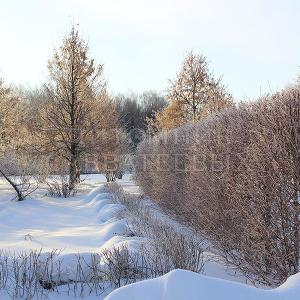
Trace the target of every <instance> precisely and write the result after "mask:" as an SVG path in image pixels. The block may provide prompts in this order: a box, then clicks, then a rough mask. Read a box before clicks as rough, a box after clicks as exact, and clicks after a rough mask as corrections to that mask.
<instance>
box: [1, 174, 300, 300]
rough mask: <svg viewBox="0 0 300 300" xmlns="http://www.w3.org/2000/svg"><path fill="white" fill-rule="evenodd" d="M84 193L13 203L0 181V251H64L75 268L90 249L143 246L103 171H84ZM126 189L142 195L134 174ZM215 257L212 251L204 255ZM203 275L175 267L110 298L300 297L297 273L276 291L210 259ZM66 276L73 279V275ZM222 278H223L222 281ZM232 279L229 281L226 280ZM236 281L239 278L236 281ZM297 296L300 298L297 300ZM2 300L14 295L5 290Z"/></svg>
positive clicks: (92, 298) (40, 194) (41, 193)
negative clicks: (130, 229) (108, 190)
mask: <svg viewBox="0 0 300 300" xmlns="http://www.w3.org/2000/svg"><path fill="white" fill-rule="evenodd" d="M83 179H84V182H83V183H82V185H81V187H80V190H79V193H78V194H77V195H76V196H75V197H70V198H67V199H62V198H51V197H47V196H45V193H46V190H45V189H44V188H40V189H39V190H37V191H36V192H35V193H34V194H33V195H31V197H30V199H26V200H25V201H23V202H15V201H13V200H12V199H13V193H12V192H11V190H10V188H9V186H8V185H7V184H6V183H5V182H4V181H1V182H0V249H2V250H5V251H10V252H11V253H13V252H18V251H19V252H20V251H28V252H29V251H30V250H34V249H36V250H40V249H42V250H41V251H42V252H43V253H47V252H50V251H53V249H57V250H59V253H60V254H59V257H60V258H62V259H63V261H64V265H65V266H67V267H70V269H72V267H74V265H75V261H76V255H78V254H80V255H82V257H86V259H87V260H88V259H89V258H88V257H89V255H90V254H91V253H99V252H101V251H103V250H104V249H112V248H113V247H114V246H116V247H118V246H120V245H122V244H126V245H127V246H128V248H129V249H130V250H132V251H136V250H137V249H139V245H140V242H141V238H139V237H132V236H131V234H130V232H128V226H127V220H125V219H122V218H120V217H119V215H118V211H120V210H121V209H122V205H121V204H117V203H115V202H114V201H113V199H112V197H111V195H110V194H108V193H105V192H104V191H103V189H102V187H103V185H104V184H105V182H106V180H105V177H104V176H102V175H84V176H83ZM118 183H119V184H120V185H121V186H123V188H124V189H125V191H127V192H130V193H133V194H138V193H139V188H138V187H137V186H136V185H135V184H134V183H133V182H132V181H131V179H130V175H127V176H125V177H124V179H123V180H120V181H118ZM205 256H206V257H211V256H212V254H211V253H205ZM204 268H205V270H204V274H205V275H208V276H210V277H206V276H203V275H199V274H195V273H192V272H188V271H183V270H176V271H172V272H170V273H169V274H166V275H165V276H163V277H160V278H157V279H151V280H146V281H143V282H140V283H136V284H132V285H129V286H126V287H123V288H120V289H117V290H115V291H114V292H112V293H111V294H110V295H109V296H108V297H107V298H106V299H107V300H135V299H143V300H148V299H149V300H155V299H158V300H177V299H178V300H181V299H182V300H185V299H189V300H193V299H195V300H196V299H204V300H215V299H222V300H224V299H225V300H226V299H228V300H240V299H247V300H250V299H251V300H252V299H259V300H269V299H271V298H272V299H278V300H279V299H280V300H281V299H282V300H295V299H300V298H299V297H300V296H299V295H300V277H299V276H300V274H297V275H295V276H292V277H291V278H289V279H288V281H287V282H286V283H285V284H284V285H282V286H281V287H279V288H277V289H274V290H263V289H256V288H254V287H251V286H248V285H242V284H240V283H238V282H245V280H244V279H243V278H241V277H235V276H234V274H231V273H230V271H229V270H227V269H226V267H224V266H223V265H221V264H219V263H217V262H213V261H206V262H205V266H204ZM65 276H66V278H65V279H66V280H69V279H72V280H74V279H73V278H72V275H70V274H69V273H68V274H67V275H65ZM217 278H218V279H217ZM224 279H226V280H230V281H225V280H224ZM234 281H235V282H234ZM61 291H62V292H61V294H57V291H56V292H50V293H49V294H47V296H48V298H49V299H51V300H52V299H58V300H66V299H73V298H74V295H73V294H69V295H67V293H66V292H65V291H64V290H63V289H61ZM110 292H111V289H107V290H106V291H105V292H103V293H101V295H97V296H96V295H93V294H91V295H88V293H87V294H84V299H89V300H96V299H97V300H101V299H104V298H105V297H106V296H107V295H108V294H109V293H110ZM296 297H297V298H296ZM0 299H1V300H8V299H11V297H10V296H9V295H8V294H7V293H6V292H5V291H4V290H2V291H1V290H0Z"/></svg>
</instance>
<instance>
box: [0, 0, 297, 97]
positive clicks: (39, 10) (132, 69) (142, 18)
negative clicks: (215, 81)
mask: <svg viewBox="0 0 300 300" xmlns="http://www.w3.org/2000/svg"><path fill="white" fill-rule="evenodd" d="M73 23H74V24H77V23H79V24H80V25H79V31H80V33H81V35H82V36H83V37H84V38H85V39H87V40H88V42H89V45H90V53H91V55H92V57H94V58H95V59H96V61H97V62H98V63H103V64H104V71H105V77H106V79H107V80H108V86H109V90H110V92H111V93H114V94H117V93H129V92H131V91H133V92H142V91H145V90H157V91H162V92H163V91H164V90H165V89H166V88H167V87H168V80H169V79H173V78H174V77H175V75H176V72H177V71H178V69H179V68H180V65H181V63H182V60H183V58H184V55H185V54H186V52H187V51H189V50H191V49H193V50H194V52H197V53H200V54H203V55H205V56H206V57H207V59H208V61H209V62H210V68H211V69H212V70H213V72H214V73H215V74H216V75H217V76H220V75H222V76H223V80H224V82H225V83H226V84H227V86H228V89H229V91H230V92H231V93H232V94H233V95H234V97H235V98H236V99H237V100H248V99H253V98H256V97H259V96H260V95H261V94H263V93H266V92H270V91H275V90H278V89H280V88H283V87H284V86H286V85H287V84H289V83H291V82H293V80H295V78H296V77H297V74H300V69H299V67H300V1H298V0H285V1H284V0H273V1H272V0H252V1H250V0H247V1H245V0H226V1H221V0H198V1H197V0H149V1H145V0H86V1H84V0H51V1H50V0H26V1H22V0H0V77H3V78H4V79H5V81H6V82H8V83H15V84H22V85H25V86H30V87H34V86H37V85H39V84H41V83H42V82H44V81H45V80H46V79H47V68H46V65H47V60H48V59H49V58H50V57H51V55H52V53H53V48H55V47H58V46H59V45H60V43H61V40H62V38H63V37H64V36H65V35H66V34H67V33H68V32H69V30H70V27H71V25H72V24H73Z"/></svg>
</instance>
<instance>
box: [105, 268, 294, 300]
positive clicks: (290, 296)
mask: <svg viewBox="0 0 300 300" xmlns="http://www.w3.org/2000/svg"><path fill="white" fill-rule="evenodd" d="M140 299H143V300H154V299H157V300H299V299H300V274H296V275H294V276H291V277H290V278H289V279H288V280H287V282H286V283H284V284H283V285H281V286H280V287H278V288H276V289H273V290H264V289H257V288H255V287H252V286H247V285H244V284H240V283H236V282H230V281H226V280H222V279H216V278H213V277H206V276H203V275H199V274H196V273H193V272H189V271H184V270H174V271H171V272H169V273H168V274H166V275H164V276H162V277H159V278H155V279H150V280H146V281H142V282H138V283H134V284H132V285H128V286H125V287H121V288H119V289H117V290H115V291H114V292H112V293H111V294H110V295H109V296H108V297H107V298H106V300H140Z"/></svg>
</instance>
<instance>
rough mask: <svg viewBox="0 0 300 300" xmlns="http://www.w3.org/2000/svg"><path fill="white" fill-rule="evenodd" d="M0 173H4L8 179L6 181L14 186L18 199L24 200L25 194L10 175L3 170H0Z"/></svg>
mask: <svg viewBox="0 0 300 300" xmlns="http://www.w3.org/2000/svg"><path fill="white" fill-rule="evenodd" d="M0 173H1V174H2V176H3V177H4V178H5V179H6V181H7V182H8V183H9V184H10V185H11V186H12V187H13V189H14V190H15V192H16V193H17V196H18V201H23V200H24V199H25V197H24V196H23V194H22V192H21V191H20V189H19V188H18V186H17V185H16V184H15V183H14V182H13V181H12V180H11V179H10V178H9V177H8V176H6V175H5V173H4V172H3V171H2V170H0Z"/></svg>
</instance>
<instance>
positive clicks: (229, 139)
mask: <svg viewBox="0 0 300 300" xmlns="http://www.w3.org/2000/svg"><path fill="white" fill-rule="evenodd" d="M134 165H135V176H136V180H137V182H138V184H139V185H140V187H141V188H142V190H143V191H144V193H145V194H146V195H148V196H150V197H151V198H152V199H153V200H155V201H156V202H157V203H158V204H159V205H160V206H162V207H164V208H165V209H166V210H169V211H171V212H173V213H174V214H176V215H177V216H178V217H181V218H183V219H184V220H185V221H187V222H189V223H190V224H191V225H192V226H193V227H194V228H196V229H197V230H199V231H201V232H202V233H203V234H204V235H205V236H206V237H207V238H209V239H210V241H211V242H212V243H213V244H214V246H215V247H216V249H219V250H220V251H221V253H222V254H223V256H224V257H225V258H226V259H227V260H228V261H229V262H231V263H233V265H234V266H235V267H236V268H237V269H238V270H239V271H241V272H243V273H244V274H245V275H246V276H248V278H249V279H251V280H253V281H255V282H260V283H264V284H269V285H277V284H280V283H281V282H283V281H284V280H285V279H286V278H287V277H288V276H289V275H291V274H294V273H296V272H298V271H299V245H300V240H299V209H300V208H299V206H300V203H299V191H300V91H299V90H298V89H296V88H290V89H288V90H285V91H282V92H280V93H277V94H275V95H272V96H268V97H265V98H264V99H260V100H259V101H256V102H253V103H248V104H241V105H239V106H238V107H235V108H230V109H227V110H224V111H223V112H221V113H219V114H217V115H213V116H211V117H208V118H206V119H204V120H202V121H201V122H199V123H196V124H192V125H186V126H183V127H179V128H177V129H175V130H172V131H169V132H167V133H162V134H160V135H158V136H156V137H154V138H149V139H146V140H145V141H143V142H142V143H141V144H140V145H139V148H138V151H137V154H136V157H135V159H134Z"/></svg>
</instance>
